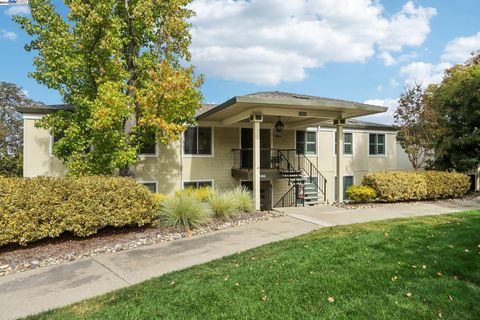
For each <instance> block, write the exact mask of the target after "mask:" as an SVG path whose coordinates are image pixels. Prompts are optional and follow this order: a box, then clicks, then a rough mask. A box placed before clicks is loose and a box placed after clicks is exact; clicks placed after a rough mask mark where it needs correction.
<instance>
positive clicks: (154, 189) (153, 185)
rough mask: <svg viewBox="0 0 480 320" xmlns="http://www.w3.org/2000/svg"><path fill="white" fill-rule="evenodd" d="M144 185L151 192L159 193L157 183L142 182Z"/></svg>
mask: <svg viewBox="0 0 480 320" xmlns="http://www.w3.org/2000/svg"><path fill="white" fill-rule="evenodd" d="M140 183H141V184H143V185H144V186H145V187H147V188H148V190H150V191H151V192H153V193H155V192H157V183H156V182H140Z"/></svg>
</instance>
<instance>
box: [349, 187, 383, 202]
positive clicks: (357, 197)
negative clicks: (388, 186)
mask: <svg viewBox="0 0 480 320" xmlns="http://www.w3.org/2000/svg"><path fill="white" fill-rule="evenodd" d="M346 192H347V196H348V199H349V200H351V201H353V202H368V201H372V200H374V199H375V197H376V196H377V193H376V192H375V190H374V189H373V188H371V187H368V186H362V185H359V186H350V187H348V188H347V191H346Z"/></svg>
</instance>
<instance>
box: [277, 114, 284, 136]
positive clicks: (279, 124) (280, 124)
mask: <svg viewBox="0 0 480 320" xmlns="http://www.w3.org/2000/svg"><path fill="white" fill-rule="evenodd" d="M283 129H285V125H284V124H283V122H282V120H280V117H278V121H277V123H275V131H276V132H277V136H281V135H282V132H283Z"/></svg>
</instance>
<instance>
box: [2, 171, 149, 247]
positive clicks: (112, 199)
mask: <svg viewBox="0 0 480 320" xmlns="http://www.w3.org/2000/svg"><path fill="white" fill-rule="evenodd" d="M156 211H157V205H156V204H155V201H154V199H153V197H152V195H151V193H150V192H149V191H148V189H147V188H145V187H144V186H142V185H140V184H138V183H137V182H135V181H134V180H133V179H129V178H120V177H103V176H95V177H82V178H66V179H60V178H47V177H37V178H26V179H23V178H0V230H1V233H0V246H2V245H5V244H9V243H18V244H21V245H26V244H27V243H29V242H32V241H36V240H40V239H43V238H47V237H52V238H53V237H58V236H59V235H61V234H62V233H64V232H66V231H69V232H72V233H73V234H74V235H76V236H82V237H84V236H89V235H92V234H94V233H96V232H97V231H98V230H100V229H102V228H105V227H107V226H113V227H121V226H130V225H138V226H142V225H145V224H149V223H151V222H152V221H154V219H155V215H156Z"/></svg>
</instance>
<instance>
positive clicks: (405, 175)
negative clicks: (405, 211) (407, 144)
mask: <svg viewBox="0 0 480 320" xmlns="http://www.w3.org/2000/svg"><path fill="white" fill-rule="evenodd" d="M362 184H363V185H365V186H368V187H371V188H373V189H374V190H375V192H376V196H377V199H378V200H380V201H387V202H394V201H408V200H430V199H432V200H433V199H442V198H452V197H461V196H463V195H464V194H465V193H467V191H468V189H469V186H470V182H469V178H468V176H467V175H464V174H461V173H456V172H441V171H424V172H377V173H371V174H367V175H365V176H364V177H363V182H362Z"/></svg>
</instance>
